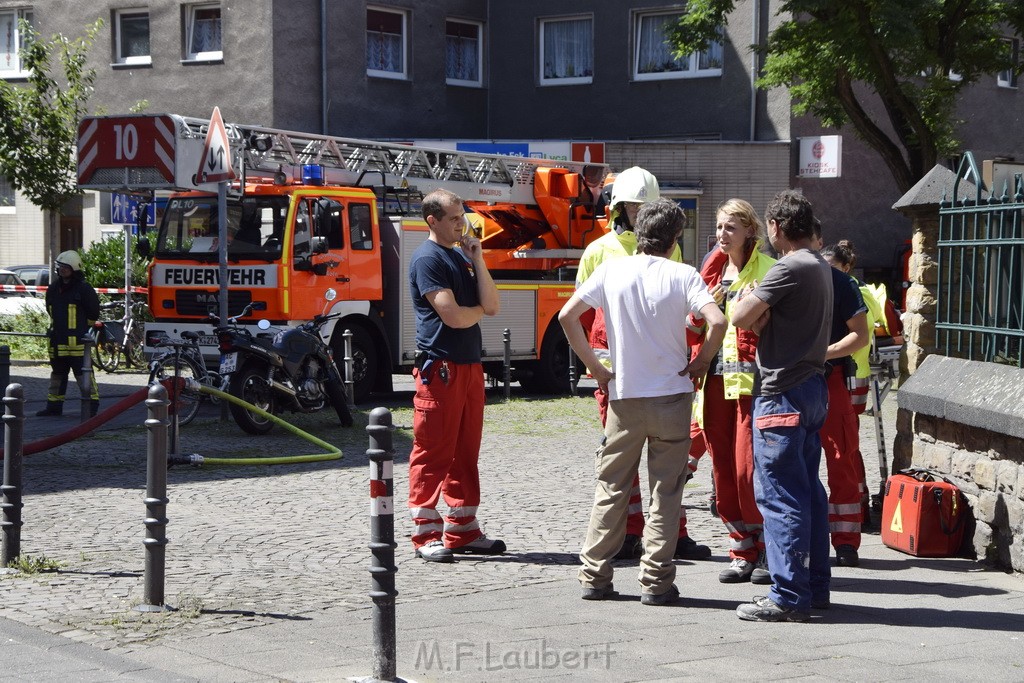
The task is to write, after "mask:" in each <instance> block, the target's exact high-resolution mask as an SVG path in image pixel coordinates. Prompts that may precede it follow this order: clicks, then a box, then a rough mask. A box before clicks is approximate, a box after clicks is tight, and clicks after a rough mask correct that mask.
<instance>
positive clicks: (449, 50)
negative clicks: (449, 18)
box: [444, 26, 480, 81]
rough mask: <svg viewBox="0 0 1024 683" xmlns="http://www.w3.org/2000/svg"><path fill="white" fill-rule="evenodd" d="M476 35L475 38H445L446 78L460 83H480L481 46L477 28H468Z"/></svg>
mask: <svg viewBox="0 0 1024 683" xmlns="http://www.w3.org/2000/svg"><path fill="white" fill-rule="evenodd" d="M469 29H471V30H472V31H473V33H474V35H473V37H469V36H466V35H461V36H460V35H453V33H452V32H449V33H448V35H447V36H445V60H444V62H445V77H447V78H452V79H458V80H460V81H479V80H480V73H479V69H478V68H477V67H478V66H479V64H480V61H479V60H480V58H479V54H480V53H479V50H480V46H479V43H478V41H477V39H476V35H475V34H476V27H475V26H470V27H467V30H469Z"/></svg>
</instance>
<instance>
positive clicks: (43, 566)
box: [7, 555, 63, 574]
mask: <svg viewBox="0 0 1024 683" xmlns="http://www.w3.org/2000/svg"><path fill="white" fill-rule="evenodd" d="M7 566H8V568H10V569H17V570H18V571H19V572H21V573H22V574H46V573H49V572H55V571H58V570H60V568H61V567H62V566H63V564H62V563H60V562H57V561H56V560H51V559H50V558H48V557H42V556H40V557H33V556H32V555H18V557H16V558H14V561H13V562H11V563H10V564H8V565H7Z"/></svg>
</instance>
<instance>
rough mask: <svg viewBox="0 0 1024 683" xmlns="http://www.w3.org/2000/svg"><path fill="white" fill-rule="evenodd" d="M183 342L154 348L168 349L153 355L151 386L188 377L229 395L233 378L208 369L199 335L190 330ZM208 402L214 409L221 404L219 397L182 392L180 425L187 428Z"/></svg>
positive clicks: (177, 402) (178, 403)
mask: <svg viewBox="0 0 1024 683" xmlns="http://www.w3.org/2000/svg"><path fill="white" fill-rule="evenodd" d="M181 339H182V340H181V341H173V340H170V339H164V340H161V341H159V342H157V343H154V344H153V345H154V346H160V347H165V348H163V349H162V350H160V351H157V352H156V353H155V354H153V358H152V360H151V361H150V362H149V383H150V384H152V383H153V382H154V381H160V380H164V379H168V378H171V377H184V378H185V379H187V380H195V381H197V382H199V383H200V384H204V385H206V386H209V387H213V388H214V389H219V390H221V391H224V392H226V391H227V390H228V380H229V377H228V376H227V375H221V374H220V373H219V372H213V371H210V370H207V369H206V361H204V360H203V352H202V350H201V349H200V348H199V334H198V333H196V332H192V331H188V330H186V331H184V332H182V333H181ZM204 399H209V400H210V402H211V403H213V404H214V405H217V403H218V402H219V399H217V398H216V397H214V396H210V395H209V394H204V393H202V392H199V391H196V390H195V389H190V388H187V387H186V388H185V389H183V390H182V391H181V392H179V394H178V396H177V397H176V400H175V409H176V410H177V411H178V424H179V425H186V424H188V423H189V422H191V421H192V420H193V419H195V416H196V415H197V414H199V408H200V405H201V404H202V402H203V400H204Z"/></svg>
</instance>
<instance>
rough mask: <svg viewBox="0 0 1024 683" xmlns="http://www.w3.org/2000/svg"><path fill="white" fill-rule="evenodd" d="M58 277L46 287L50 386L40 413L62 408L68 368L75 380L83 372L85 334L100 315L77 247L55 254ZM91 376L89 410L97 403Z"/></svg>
mask: <svg viewBox="0 0 1024 683" xmlns="http://www.w3.org/2000/svg"><path fill="white" fill-rule="evenodd" d="M55 265H56V269H57V277H56V278H55V279H54V281H53V282H52V283H50V286H49V287H48V288H47V290H46V312H47V313H48V314H49V315H50V329H49V330H48V332H47V334H48V336H49V338H50V389H49V392H48V393H47V395H46V408H44V409H43V410H40V411H39V412H38V413H36V415H37V416H39V417H47V416H56V415H60V414H61V413H62V412H63V411H64V393H65V392H66V391H67V388H68V372H69V371H71V372H74V373H75V379H76V380H78V379H79V377H80V375H81V373H82V362H83V358H84V356H85V346H84V345H83V344H82V335H84V334H85V333H86V332H87V331H88V330H89V329H90V328H91V327H92V324H93V323H94V322H95V321H96V320H97V319H98V318H99V317H100V300H99V297H98V296H97V295H96V290H95V289H93V288H92V286H91V285H90V284H89V283H88V282H86V281H85V278H84V277H83V276H82V259H81V257H80V256H79V255H78V252H76V251H65V252H62V253H61V254H60V255H59V256H58V257H57V262H56V264H55ZM89 376H90V378H92V393H91V398H92V403H91V413H92V414H93V415H95V414H96V411H97V410H98V408H99V405H100V394H99V389H98V387H97V386H96V376H95V375H93V374H91V373H90V375H89Z"/></svg>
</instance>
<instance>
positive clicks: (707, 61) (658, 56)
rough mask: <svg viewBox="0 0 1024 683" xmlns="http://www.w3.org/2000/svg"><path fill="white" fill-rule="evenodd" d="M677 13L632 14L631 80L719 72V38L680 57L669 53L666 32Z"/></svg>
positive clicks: (669, 45)
mask: <svg viewBox="0 0 1024 683" xmlns="http://www.w3.org/2000/svg"><path fill="white" fill-rule="evenodd" d="M681 16H682V13H680V12H638V13H637V14H636V15H635V22H634V26H635V39H634V48H633V51H634V58H633V78H634V79H636V80H638V81H654V80H661V79H666V78H694V77H702V76H721V75H722V41H721V40H717V41H714V42H712V43H711V44H709V45H708V49H707V50H701V51H699V52H691V53H690V54H688V55H685V56H683V57H676V56H675V55H674V54H673V47H672V45H671V43H669V42H668V39H669V31H670V29H671V28H672V27H673V26H674V25H675V24H676V23H677V22H678V21H679V18H680V17H681Z"/></svg>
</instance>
